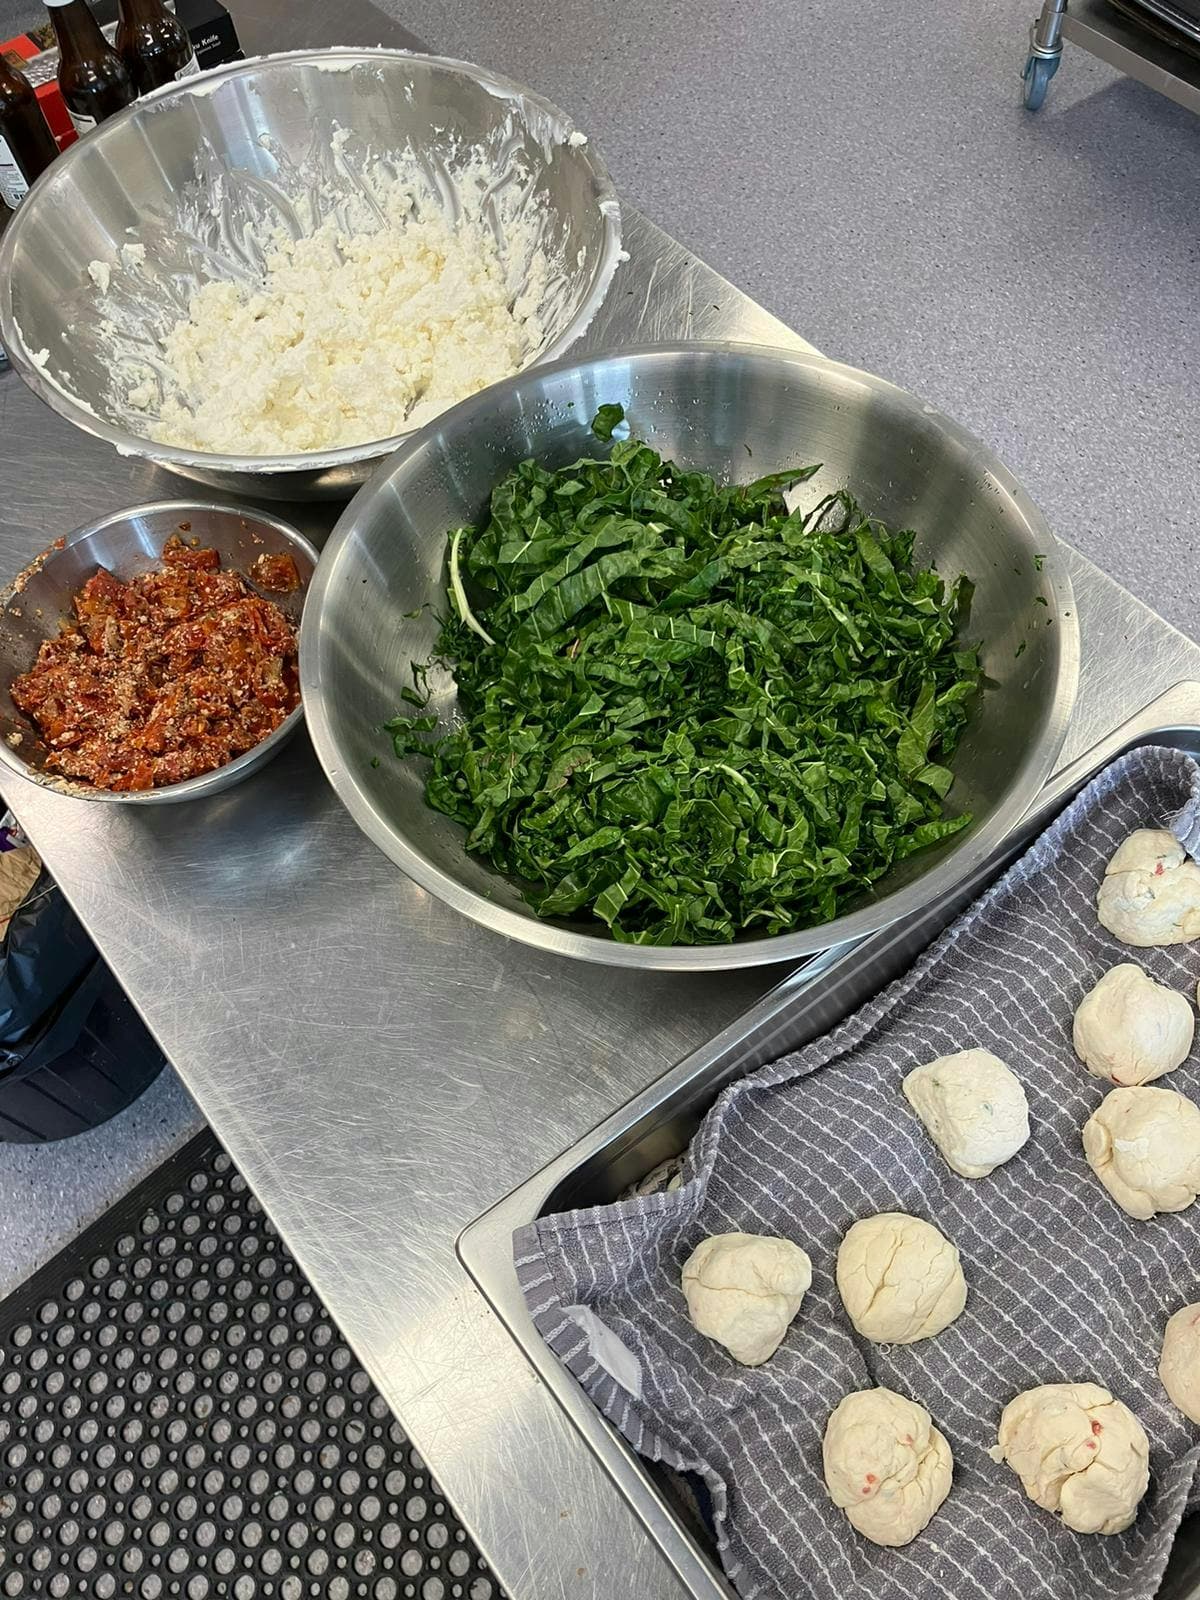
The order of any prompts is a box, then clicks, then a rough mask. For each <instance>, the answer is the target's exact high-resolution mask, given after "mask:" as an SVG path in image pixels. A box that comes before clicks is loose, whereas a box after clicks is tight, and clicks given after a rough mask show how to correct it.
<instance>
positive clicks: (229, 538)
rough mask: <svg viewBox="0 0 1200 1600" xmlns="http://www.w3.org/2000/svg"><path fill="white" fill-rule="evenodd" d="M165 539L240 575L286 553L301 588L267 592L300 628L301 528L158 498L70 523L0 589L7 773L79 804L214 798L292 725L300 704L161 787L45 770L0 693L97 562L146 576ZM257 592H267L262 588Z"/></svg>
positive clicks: (308, 555) (38, 746) (310, 551)
mask: <svg viewBox="0 0 1200 1600" xmlns="http://www.w3.org/2000/svg"><path fill="white" fill-rule="evenodd" d="M174 535H178V536H179V537H180V538H184V539H186V540H188V541H189V542H198V543H199V544H200V545H202V546H205V547H211V548H212V549H214V550H216V551H217V552H218V553H219V554H220V557H221V566H222V568H223V569H224V570H226V571H233V572H239V573H241V574H242V576H243V577H245V576H246V573H247V571H248V569H249V566H250V563H251V562H252V561H254V560H255V559H256V558H257V557H258V556H261V555H276V554H283V553H287V554H290V555H291V556H292V558H293V560H294V561H295V563H296V571H297V572H298V573H299V575H300V587H299V588H298V589H297V590H295V592H294V593H292V594H274V593H272V594H270V595H268V596H267V597H268V598H269V599H271V600H273V601H274V603H275V604H276V605H277V606H278V607H279V609H280V610H281V611H282V612H283V613H284V615H285V616H287V617H288V618H290V620H291V621H292V622H293V623H294V624H295V625H296V626H297V628H298V627H299V625H300V615H301V612H302V610H303V608H304V601H305V597H306V595H307V593H308V587H309V584H310V582H311V580H312V576H313V573H314V572H315V570H316V566H317V552H316V550H315V549H314V548H313V546H312V545H311V544H309V542H308V540H307V539H306V538H304V536H303V535H302V534H300V533H297V531H296V529H295V528H293V527H291V526H289V524H288V523H286V522H281V521H280V520H279V518H277V517H272V516H268V515H267V514H266V513H265V512H262V511H251V510H239V509H238V508H237V507H236V506H223V505H214V504H211V503H210V502H207V501H199V500H160V501H157V502H155V503H154V504H152V505H145V506H133V507H131V508H130V509H129V510H127V511H114V512H113V513H112V514H111V515H110V516H107V517H102V518H101V519H100V520H99V521H98V522H91V523H88V524H87V526H86V527H83V528H77V529H76V530H75V532H74V533H70V534H68V535H67V536H66V539H65V540H64V542H63V543H62V544H61V545H51V546H50V548H49V549H48V550H44V551H43V552H42V554H41V555H40V556H38V557H36V559H35V560H33V561H31V562H30V564H29V565H28V566H27V567H26V568H25V570H24V572H22V573H21V574H20V575H19V576H18V577H16V578H14V579H13V581H12V582H11V583H10V584H8V585H7V586H6V587H5V588H4V589H3V590H0V761H2V762H3V763H4V765H5V766H6V767H8V768H9V769H10V770H11V771H13V772H17V773H19V774H20V775H21V777H23V778H28V779H29V780H30V782H31V783H38V784H41V786H42V787H43V788H45V789H53V790H55V791H56V792H57V793H59V794H69V795H75V796H77V797H78V798H79V799H81V800H109V801H116V802H118V803H120V804H122V805H133V806H152V805H167V804H170V803H171V802H173V801H176V800H194V799H198V798H199V797H200V796H201V795H210V794H216V793H217V792H218V791H219V790H221V789H228V788H230V787H231V786H232V785H233V784H235V783H240V782H241V781H242V779H243V778H248V777H249V776H250V774H251V773H252V772H257V771H258V769H259V767H261V766H264V765H265V764H266V763H267V762H268V761H269V760H270V759H271V757H272V756H273V755H275V754H276V752H277V751H278V750H280V749H281V748H282V746H283V745H284V744H285V743H286V741H287V740H288V739H290V738H291V736H292V734H294V733H295V731H296V729H297V728H298V727H299V726H300V723H301V721H302V719H303V717H304V710H303V707H302V706H297V707H296V709H295V710H294V711H292V712H290V713H289V714H288V716H287V717H286V719H285V720H284V721H283V722H281V723H280V725H279V727H278V728H276V729H275V732H274V733H271V734H268V735H267V737H266V738H265V739H263V740H262V742H261V743H260V744H256V745H255V746H254V748H253V750H247V751H246V752H245V754H244V755H240V756H237V757H236V758H235V759H234V760H233V761H228V762H226V763H225V765H224V766H223V767H216V768H214V770H213V771H212V772H203V773H201V774H200V776H199V777H196V778H185V779H184V781H183V782H182V783H169V784H164V785H163V786H162V788H161V789H140V790H138V791H137V792H136V793H118V792H114V791H113V790H110V789H97V788H94V787H93V786H92V785H91V784H85V783H74V782H72V781H71V780H70V779H69V778H63V777H59V776H57V775H56V774H55V773H53V772H47V771H46V770H45V764H46V758H47V755H48V751H47V749H46V746H45V744H44V743H43V742H42V738H41V735H40V734H39V733H38V731H37V729H36V728H35V727H34V725H33V723H32V722H31V721H30V719H29V718H28V717H26V716H24V715H22V713H21V712H19V711H18V710H17V708H16V707H15V706H14V705H13V703H12V700H11V699H10V698H9V689H10V687H11V685H12V682H13V680H14V679H15V678H17V677H19V676H20V674H21V673H23V672H28V671H29V668H30V667H31V666H32V665H33V662H34V658H35V657H36V655H37V652H38V646H39V645H40V644H41V643H42V641H43V639H47V638H50V637H52V636H53V634H54V632H55V630H56V628H57V627H58V625H59V623H60V622H61V621H63V620H64V619H66V618H68V617H69V616H70V614H71V597H72V596H73V595H75V594H77V593H78V592H79V590H80V589H82V587H83V585H84V584H85V583H86V582H87V580H88V579H89V578H90V577H91V576H92V574H93V573H94V572H95V571H96V568H97V567H107V568H108V570H109V571H110V572H111V573H113V575H114V576H115V577H118V578H122V579H125V580H128V579H130V578H134V577H136V576H137V575H138V574H139V573H142V572H149V571H151V570H152V569H153V568H155V567H157V566H160V565H161V563H162V552H163V546H164V545H165V544H166V543H167V541H168V539H170V538H172V537H173V536H174ZM247 581H249V580H247ZM262 592H263V593H264V594H266V591H265V590H264V591H262Z"/></svg>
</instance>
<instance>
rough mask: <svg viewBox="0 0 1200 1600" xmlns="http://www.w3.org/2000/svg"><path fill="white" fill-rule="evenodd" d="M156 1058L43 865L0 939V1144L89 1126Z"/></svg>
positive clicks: (144, 1079) (116, 1106) (142, 1081)
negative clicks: (2, 937) (0, 939)
mask: <svg viewBox="0 0 1200 1600" xmlns="http://www.w3.org/2000/svg"><path fill="white" fill-rule="evenodd" d="M164 1065H165V1058H164V1056H163V1054H162V1052H161V1051H160V1050H159V1048H158V1046H157V1045H156V1044H155V1043H154V1041H153V1039H151V1037H150V1035H149V1033H147V1031H146V1028H145V1026H144V1024H143V1023H142V1021H141V1019H140V1018H139V1017H138V1015H137V1013H136V1012H135V1011H134V1009H133V1006H132V1005H131V1004H130V1002H129V1000H128V998H127V997H126V995H125V994H124V993H123V991H122V990H121V987H120V985H119V984H118V983H117V981H116V979H115V978H114V977H113V975H112V973H111V972H110V971H109V970H108V967H107V966H106V965H105V964H104V962H103V961H102V960H101V958H100V956H99V954H98V953H97V950H96V947H95V945H94V944H93V943H92V941H91V939H90V938H89V937H88V935H87V933H86V932H85V931H84V928H83V925H82V923H81V922H80V921H79V918H78V917H77V916H76V915H75V913H74V912H73V911H72V910H71V907H70V906H69V905H68V904H67V899H66V896H65V895H64V894H63V892H62V890H61V889H60V888H59V887H58V885H57V884H56V883H55V882H54V880H53V878H51V876H50V874H49V873H48V872H47V871H46V869H45V868H44V867H43V869H42V871H41V872H40V873H39V874H38V877H37V880H36V881H35V883H34V885H33V887H32V889H30V891H29V893H28V894H27V895H26V896H25V898H24V900H23V901H22V902H21V904H20V905H19V906H18V907H17V909H16V911H15V912H14V913H13V916H12V920H11V921H10V922H9V925H8V931H7V933H6V934H5V936H4V939H3V940H2V941H0V1142H8V1143H12V1142H18V1143H30V1142H35V1141H41V1140H46V1139H61V1138H65V1137H67V1136H69V1135H70V1134H73V1133H82V1132H84V1131H85V1130H86V1129H88V1128H94V1127H97V1126H98V1125H99V1124H100V1123H102V1122H106V1121H107V1120H108V1118H109V1117H112V1116H115V1115H116V1113H117V1112H118V1111H122V1110H124V1108H125V1107H126V1106H127V1105H130V1104H131V1103H132V1102H133V1101H134V1100H135V1099H137V1097H138V1095H140V1094H141V1093H142V1092H143V1091H144V1090H145V1089H147V1088H148V1087H149V1085H150V1084H151V1083H152V1082H153V1081H154V1079H155V1078H156V1077H157V1076H158V1074H159V1073H160V1072H161V1071H162V1069H163V1066H164Z"/></svg>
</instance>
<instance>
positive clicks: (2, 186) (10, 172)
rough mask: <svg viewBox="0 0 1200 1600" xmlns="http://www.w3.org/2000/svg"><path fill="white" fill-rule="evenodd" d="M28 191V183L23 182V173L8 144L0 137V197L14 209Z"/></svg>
mask: <svg viewBox="0 0 1200 1600" xmlns="http://www.w3.org/2000/svg"><path fill="white" fill-rule="evenodd" d="M28 193H29V185H28V184H27V183H26V182H25V174H24V173H23V172H22V171H21V169H20V167H19V166H18V165H17V162H16V158H15V156H14V155H13V153H12V151H11V150H10V149H9V148H8V145H7V144H6V143H5V142H4V140H3V139H0V198H2V199H3V201H4V204H5V205H6V206H9V207H11V209H12V210H13V211H15V210H16V209H17V207H18V206H19V205H20V204H21V201H22V200H24V198H25V196H26V195H27V194H28Z"/></svg>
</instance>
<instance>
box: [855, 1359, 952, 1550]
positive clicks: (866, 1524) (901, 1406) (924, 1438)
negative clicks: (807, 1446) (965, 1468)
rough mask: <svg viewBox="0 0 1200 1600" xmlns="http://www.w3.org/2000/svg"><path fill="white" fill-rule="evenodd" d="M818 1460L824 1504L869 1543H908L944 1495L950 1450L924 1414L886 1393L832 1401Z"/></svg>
mask: <svg viewBox="0 0 1200 1600" xmlns="http://www.w3.org/2000/svg"><path fill="white" fill-rule="evenodd" d="M823 1457H824V1465H825V1487H826V1488H827V1489H828V1490H829V1498H830V1499H831V1500H832V1501H833V1503H834V1505H835V1506H840V1507H841V1508H842V1510H843V1511H844V1512H845V1513H846V1516H847V1518H848V1520H849V1522H850V1526H851V1527H852V1528H856V1529H857V1530H858V1532H859V1533H861V1534H863V1535H864V1536H865V1537H866V1538H868V1539H871V1540H873V1541H874V1542H875V1543H876V1544H888V1545H901V1544H908V1542H909V1540H910V1539H915V1538H916V1536H917V1534H919V1533H920V1531H921V1529H922V1528H923V1527H925V1525H926V1523H927V1522H928V1521H929V1519H930V1517H932V1516H933V1514H934V1512H935V1511H936V1510H937V1508H938V1507H939V1506H940V1505H941V1503H942V1501H943V1500H944V1499H945V1498H946V1496H947V1495H948V1494H949V1493H950V1478H951V1475H952V1472H953V1469H954V1460H953V1457H952V1456H951V1454H950V1446H949V1445H948V1444H947V1443H946V1441H945V1439H944V1438H943V1437H942V1435H941V1434H940V1433H939V1432H938V1430H937V1429H936V1428H935V1427H934V1426H933V1422H932V1420H931V1419H930V1416H929V1413H928V1411H926V1409H925V1407H924V1406H919V1405H917V1403H916V1402H915V1401H913V1400H906V1399H905V1398H904V1396H903V1395H902V1394H897V1393H896V1392H895V1390H894V1389H857V1390H855V1392H854V1393H853V1394H848V1395H847V1396H846V1397H845V1399H844V1400H841V1401H839V1402H838V1405H837V1407H836V1408H835V1410H834V1411H833V1413H832V1414H831V1416H830V1418H829V1421H828V1422H827V1423H826V1425H825V1443H824V1449H823Z"/></svg>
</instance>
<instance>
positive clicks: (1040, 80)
mask: <svg viewBox="0 0 1200 1600" xmlns="http://www.w3.org/2000/svg"><path fill="white" fill-rule="evenodd" d="M1057 71H1058V62H1057V61H1053V60H1052V61H1048V60H1047V59H1046V57H1045V56H1030V57H1029V59H1028V61H1026V63H1025V71H1024V72H1023V73H1022V74H1021V76H1022V77H1023V78H1024V80H1025V93H1024V102H1025V109H1026V110H1027V111H1040V110H1041V109H1042V101H1043V100H1044V99H1045V98H1046V90H1047V89H1048V88H1049V87H1050V79H1051V78H1052V77H1053V76H1054V74H1055V73H1056V72H1057Z"/></svg>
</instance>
